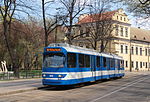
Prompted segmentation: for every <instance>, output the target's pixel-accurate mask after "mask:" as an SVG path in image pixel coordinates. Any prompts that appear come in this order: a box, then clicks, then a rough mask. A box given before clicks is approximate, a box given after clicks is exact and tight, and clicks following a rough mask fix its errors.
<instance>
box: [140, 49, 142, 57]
mask: <svg viewBox="0 0 150 102" xmlns="http://www.w3.org/2000/svg"><path fill="white" fill-rule="evenodd" d="M140 55H141V56H142V48H140Z"/></svg>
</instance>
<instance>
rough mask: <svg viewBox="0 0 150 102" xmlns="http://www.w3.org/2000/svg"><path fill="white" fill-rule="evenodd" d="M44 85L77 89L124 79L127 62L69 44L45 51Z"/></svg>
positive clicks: (53, 46) (54, 46) (53, 45)
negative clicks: (85, 83)
mask: <svg viewBox="0 0 150 102" xmlns="http://www.w3.org/2000/svg"><path fill="white" fill-rule="evenodd" d="M43 56H44V57H43V66H42V67H43V68H42V77H43V79H42V83H43V85H73V84H79V83H84V82H90V81H96V80H100V79H110V78H115V77H123V76H124V68H123V59H122V58H121V57H119V56H117V55H110V54H105V53H98V52H96V51H95V50H89V49H86V48H81V47H77V46H72V45H68V44H63V43H62V44H50V45H49V46H48V47H45V48H44V53H43Z"/></svg>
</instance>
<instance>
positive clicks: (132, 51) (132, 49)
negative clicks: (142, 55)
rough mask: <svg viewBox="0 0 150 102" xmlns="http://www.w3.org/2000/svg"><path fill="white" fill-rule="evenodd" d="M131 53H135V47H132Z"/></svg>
mask: <svg viewBox="0 0 150 102" xmlns="http://www.w3.org/2000/svg"><path fill="white" fill-rule="evenodd" d="M131 54H132V55H133V54H134V48H133V47H131Z"/></svg>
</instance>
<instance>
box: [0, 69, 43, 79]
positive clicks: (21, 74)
mask: <svg viewBox="0 0 150 102" xmlns="http://www.w3.org/2000/svg"><path fill="white" fill-rule="evenodd" d="M41 77H42V72H41V71H38V72H32V71H23V72H19V77H18V78H16V77H15V75H14V73H13V72H4V73H0V81H2V80H15V79H29V78H41Z"/></svg>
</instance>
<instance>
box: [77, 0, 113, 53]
mask: <svg viewBox="0 0 150 102" xmlns="http://www.w3.org/2000/svg"><path fill="white" fill-rule="evenodd" d="M88 6H89V10H90V13H89V14H88V15H85V17H83V19H81V20H80V21H79V23H80V24H81V25H82V26H85V28H86V33H88V36H89V37H88V38H86V40H87V41H88V43H90V45H91V46H92V48H93V49H95V50H98V49H99V48H100V52H103V51H104V50H105V48H106V46H107V44H108V42H109V41H111V39H112V37H113V36H112V31H113V29H114V25H113V23H114V21H113V19H112V15H113V14H114V12H107V10H109V9H108V2H107V0H96V2H95V3H94V5H88ZM99 44H100V46H99Z"/></svg>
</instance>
